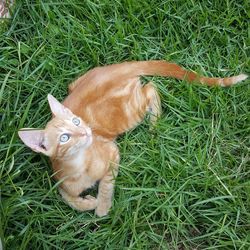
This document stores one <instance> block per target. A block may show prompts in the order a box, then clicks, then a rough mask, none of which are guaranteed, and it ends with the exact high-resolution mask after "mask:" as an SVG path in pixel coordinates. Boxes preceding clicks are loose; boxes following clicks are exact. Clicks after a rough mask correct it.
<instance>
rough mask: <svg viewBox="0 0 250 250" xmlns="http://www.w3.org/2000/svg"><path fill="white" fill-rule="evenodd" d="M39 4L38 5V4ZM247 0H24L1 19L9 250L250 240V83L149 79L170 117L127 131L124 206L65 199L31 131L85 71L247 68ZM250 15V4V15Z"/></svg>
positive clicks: (0, 153)
mask: <svg viewBox="0 0 250 250" xmlns="http://www.w3.org/2000/svg"><path fill="white" fill-rule="evenodd" d="M30 2H33V3H30ZM249 7H250V6H249V3H248V1H246V0H245V1H243V0H238V1H235V0H227V1H217V0H211V1H206V0H201V1H193V0H176V1H174V0H166V1H160V0H159V1H156V0H150V1H149V0H137V1H136V0H134V1H133V0H123V1H122V0H117V1H108V0H99V1H98V0H95V1H90V0H84V1H83V0H78V1H77V0H66V1H57V0H46V1H43V0H40V1H39V0H38V1H28V0H23V1H18V2H17V4H16V9H15V11H14V13H13V19H12V20H9V21H4V22H2V23H1V25H0V32H1V35H0V82H1V86H0V112H1V115H0V118H1V123H0V130H1V133H0V138H1V144H0V185H1V206H0V208H1V209H0V211H1V227H0V235H1V238H2V241H3V243H4V245H5V247H6V249H12V250H15V249H17V250H24V249H25V250H26V249H67V250H74V249H91V250H94V249H108V250H113V249H117V250H123V249H133V250H134V249H136V250H137V249H143V250H144V249H178V250H184V249H223V250H224V249H242V250H243V249H250V168H249V166H250V162H249V148H250V85H249V80H247V81H245V82H244V83H242V84H240V85H237V86H233V87H231V88H217V87H212V88H211V87H206V86H199V85H197V84H195V85H188V84H187V82H185V81H177V80H173V79H166V78H165V79H164V78H160V77H154V78H153V79H152V77H151V78H150V77H147V78H145V79H144V80H145V81H148V80H149V79H151V80H153V81H154V83H155V84H156V86H157V87H158V89H159V93H160V96H161V99H162V109H163V114H162V117H161V118H160V119H159V121H158V123H157V125H156V126H155V128H154V129H153V130H151V131H149V122H148V120H147V119H145V121H144V122H143V123H142V124H141V125H140V126H138V127H137V128H136V129H134V130H133V131H129V132H127V133H126V134H124V135H122V136H121V137H119V138H118V145H119V148H120V152H121V163H120V171H119V175H118V177H117V180H116V188H115V195H114V202H113V207H112V210H111V211H110V213H109V215H108V216H106V217H103V218H98V217H96V216H95V215H94V213H93V212H85V213H80V212H77V211H74V210H73V209H71V208H70V207H69V206H67V205H66V204H65V203H64V202H63V200H62V199H61V197H60V195H59V194H58V191H57V183H56V182H55V181H54V180H53V178H52V177H53V173H52V171H51V168H50V163H49V161H48V159H47V158H46V157H44V156H42V155H38V154H35V153H34V152H32V151H31V150H29V149H28V148H27V147H25V146H24V145H23V144H22V143H21V141H20V140H19V138H18V136H17V131H18V129H19V128H22V127H44V126H45V124H46V123H47V121H49V119H50V117H51V114H50V111H49V106H48V103H47V100H46V96H47V94H48V93H51V94H53V95H54V96H55V97H56V98H58V99H59V100H63V99H64V98H65V97H66V95H67V85H68V84H69V83H70V82H71V81H73V80H74V79H75V78H76V77H78V76H80V75H81V74H83V73H84V72H86V71H87V70H89V69H91V68H93V67H95V66H100V65H106V64H112V63H117V62H122V61H128V60H150V59H165V60H167V61H172V62H176V63H178V64H180V65H182V66H184V67H185V68H188V69H192V70H195V71H197V72H199V73H202V74H204V75H206V76H221V77H222V76H231V75H235V74H239V73H242V72H243V73H249V64H250V60H249V45H250V38H249V18H250V14H249V13H250V12H249ZM247 10H248V11H247Z"/></svg>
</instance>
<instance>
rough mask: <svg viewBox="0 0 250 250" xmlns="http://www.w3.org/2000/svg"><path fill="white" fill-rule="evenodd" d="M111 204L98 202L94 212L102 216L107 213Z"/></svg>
mask: <svg viewBox="0 0 250 250" xmlns="http://www.w3.org/2000/svg"><path fill="white" fill-rule="evenodd" d="M110 208H111V204H99V205H98V206H97V208H96V210H95V213H96V215H97V216H99V217H103V216H105V215H107V214H108V212H109V209H110Z"/></svg>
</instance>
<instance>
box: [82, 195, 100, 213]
mask: <svg viewBox="0 0 250 250" xmlns="http://www.w3.org/2000/svg"><path fill="white" fill-rule="evenodd" d="M84 201H85V203H86V205H87V207H88V208H87V210H92V209H95V208H96V207H97V204H98V203H97V199H96V198H95V197H93V196H91V195H86V196H85V197H84Z"/></svg>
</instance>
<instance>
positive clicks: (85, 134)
mask: <svg viewBox="0 0 250 250" xmlns="http://www.w3.org/2000/svg"><path fill="white" fill-rule="evenodd" d="M81 134H82V135H84V136H91V129H90V128H85V130H84V131H82V133H81Z"/></svg>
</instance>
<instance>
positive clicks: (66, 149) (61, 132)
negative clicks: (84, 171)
mask: <svg viewBox="0 0 250 250" xmlns="http://www.w3.org/2000/svg"><path fill="white" fill-rule="evenodd" d="M48 100H49V104H50V108H51V111H52V113H53V114H54V118H53V119H52V120H51V121H50V122H48V124H47V126H46V128H45V129H44V130H20V131H19V132H18V134H19V137H20V138H21V139H22V141H23V142H24V143H25V144H26V145H27V146H28V147H30V148H31V149H32V150H34V151H36V152H41V153H43V154H45V155H47V156H50V157H51V158H54V159H55V158H57V159H61V160H62V159H63V160H67V159H71V158H72V157H75V156H76V154H77V153H79V151H83V150H84V149H87V148H88V147H89V146H90V145H91V143H92V132H91V129H90V128H89V127H88V126H87V125H86V124H85V123H84V121H83V120H82V119H81V118H80V117H77V116H76V115H74V114H73V113H72V112H71V111H70V110H69V109H67V108H66V107H64V106H63V105H62V104H61V103H59V102H58V101H57V100H56V99H55V98H54V97H53V96H51V95H49V96H48Z"/></svg>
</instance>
